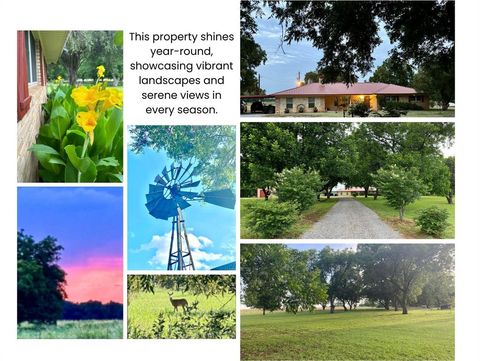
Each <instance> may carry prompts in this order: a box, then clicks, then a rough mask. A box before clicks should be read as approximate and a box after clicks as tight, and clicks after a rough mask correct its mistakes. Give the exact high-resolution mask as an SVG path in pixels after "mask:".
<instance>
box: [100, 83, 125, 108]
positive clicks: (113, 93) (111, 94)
mask: <svg viewBox="0 0 480 361" xmlns="http://www.w3.org/2000/svg"><path fill="white" fill-rule="evenodd" d="M104 92H105V99H104V103H103V108H102V110H107V109H110V108H111V107H115V108H121V107H122V106H123V92H122V91H120V90H118V89H115V88H108V89H105V91H104Z"/></svg>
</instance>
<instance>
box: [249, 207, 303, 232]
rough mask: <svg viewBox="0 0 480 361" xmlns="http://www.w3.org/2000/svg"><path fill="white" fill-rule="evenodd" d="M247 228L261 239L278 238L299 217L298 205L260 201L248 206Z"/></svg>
mask: <svg viewBox="0 0 480 361" xmlns="http://www.w3.org/2000/svg"><path fill="white" fill-rule="evenodd" d="M247 210H248V215H247V218H246V226H247V227H248V228H249V229H250V230H251V231H252V233H254V234H255V235H256V236H258V237H261V238H277V237H278V236H281V235H282V234H283V233H285V232H286V231H287V230H288V229H289V228H290V227H291V226H292V225H293V224H294V223H295V222H296V221H297V220H298V217H299V212H298V205H297V204H296V203H292V202H275V201H258V202H254V203H252V204H250V205H248V206H247Z"/></svg>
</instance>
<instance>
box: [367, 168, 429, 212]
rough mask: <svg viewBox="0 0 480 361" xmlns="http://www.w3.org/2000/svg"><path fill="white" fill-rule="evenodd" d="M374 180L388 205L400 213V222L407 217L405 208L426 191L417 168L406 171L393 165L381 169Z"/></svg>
mask: <svg viewBox="0 0 480 361" xmlns="http://www.w3.org/2000/svg"><path fill="white" fill-rule="evenodd" d="M374 179H375V184H376V185H377V187H378V188H379V189H380V192H381V193H382V195H383V196H384V197H385V198H386V200H387V203H388V205H389V206H391V207H393V208H394V209H397V210H398V211H399V216H400V220H403V216H404V215H405V207H406V206H407V205H409V204H410V203H413V202H414V201H416V200H417V199H419V198H420V197H421V196H422V194H424V192H425V191H426V187H425V185H424V184H423V183H422V181H421V180H420V179H419V173H418V170H417V169H416V168H411V169H408V170H406V169H403V168H400V167H398V166H396V165H392V166H389V167H387V168H382V169H379V170H378V172H377V175H376V176H375V177H374Z"/></svg>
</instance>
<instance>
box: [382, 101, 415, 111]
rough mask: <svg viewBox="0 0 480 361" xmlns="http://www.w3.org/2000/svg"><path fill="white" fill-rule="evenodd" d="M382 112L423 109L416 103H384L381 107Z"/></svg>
mask: <svg viewBox="0 0 480 361" xmlns="http://www.w3.org/2000/svg"><path fill="white" fill-rule="evenodd" d="M382 109H383V110H387V111H388V110H396V111H407V110H422V109H423V108H422V107H421V106H420V105H418V104H416V103H408V102H385V104H384V105H383V106H382Z"/></svg>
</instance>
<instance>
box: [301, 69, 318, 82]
mask: <svg viewBox="0 0 480 361" xmlns="http://www.w3.org/2000/svg"><path fill="white" fill-rule="evenodd" d="M319 81H320V74H319V73H318V71H308V72H306V73H305V76H304V78H303V82H304V83H305V84H309V83H318V82H319Z"/></svg>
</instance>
